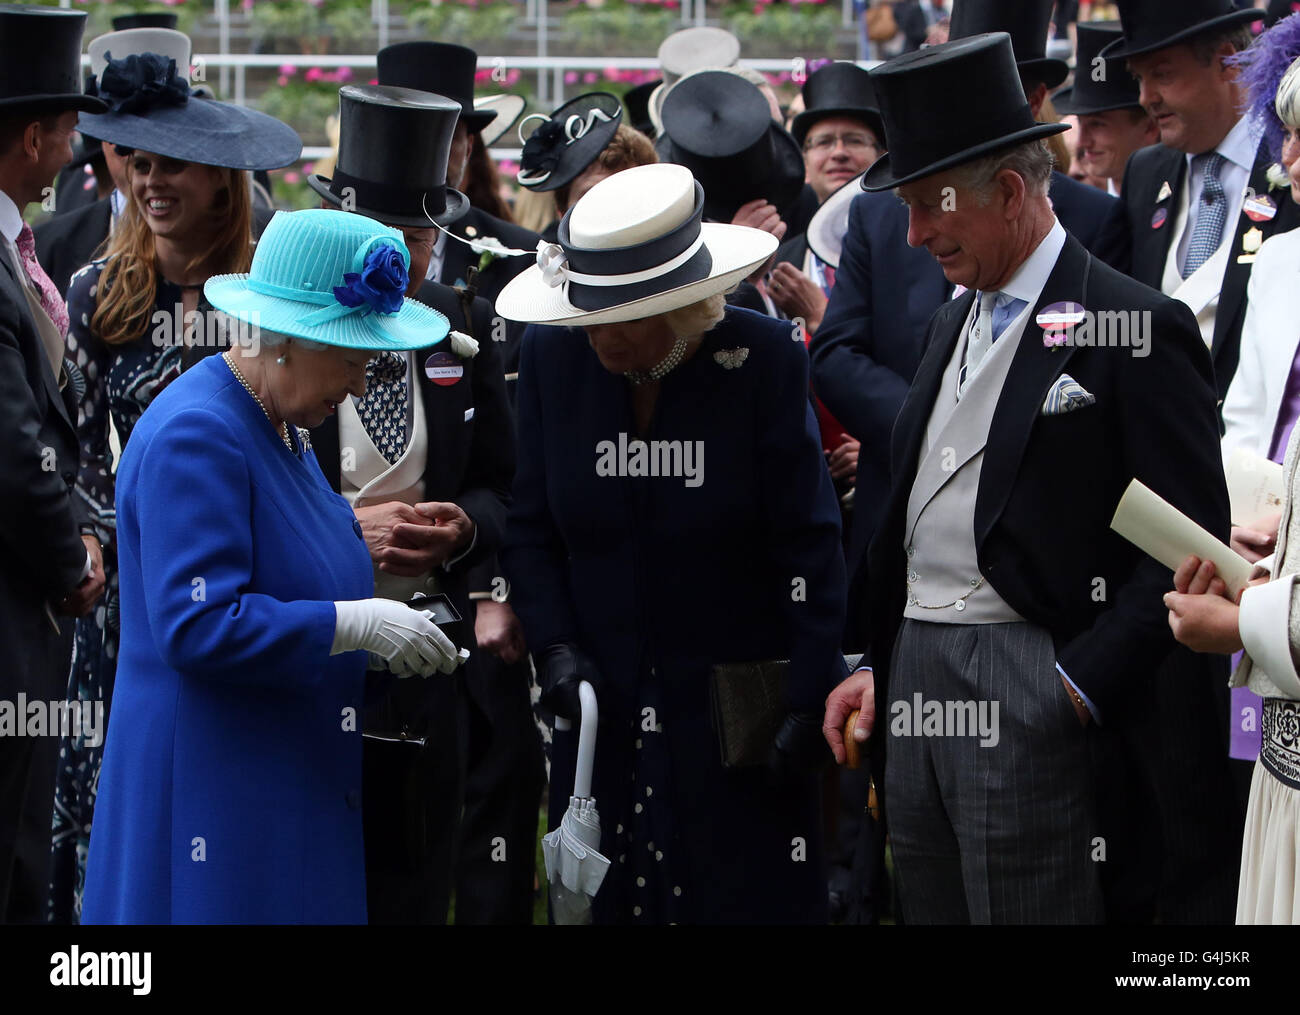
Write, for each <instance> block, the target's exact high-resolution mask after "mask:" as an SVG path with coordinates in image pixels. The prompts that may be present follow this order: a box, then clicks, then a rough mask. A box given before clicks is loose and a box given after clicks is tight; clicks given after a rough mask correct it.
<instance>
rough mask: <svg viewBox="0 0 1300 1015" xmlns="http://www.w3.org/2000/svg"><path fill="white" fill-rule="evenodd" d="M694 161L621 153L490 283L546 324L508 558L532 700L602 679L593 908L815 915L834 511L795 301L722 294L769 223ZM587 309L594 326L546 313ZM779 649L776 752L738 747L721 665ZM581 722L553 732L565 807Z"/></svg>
mask: <svg viewBox="0 0 1300 1015" xmlns="http://www.w3.org/2000/svg"><path fill="white" fill-rule="evenodd" d="M702 210H703V194H702V191H701V190H700V188H699V186H698V184H696V182H695V181H694V179H693V178H692V177H691V175H690V173H689V172H688V171H687V170H685V169H683V168H682V167H680V166H671V165H655V166H646V167H641V168H636V169H630V170H626V171H625V172H622V173H618V174H616V175H614V176H611V177H609V178H608V179H606V180H603V181H601V182H600V183H598V184H597V185H596V186H594V187H593V188H592V189H591V190H590V191H589V192H588V193H587V194H586V195H585V196H584V197H583V198H582V199H581V200H580V201H578V203H577V204H576V205H575V206H574V207H573V209H571V210H570V212H569V213H568V214H567V215H566V216H565V218H564V220H563V221H562V223H561V225H560V229H559V237H558V238H559V243H558V244H555V245H553V246H551V247H548V248H546V249H545V250H543V251H541V252H540V253H539V256H538V261H539V265H538V267H537V268H533V269H529V271H527V272H525V273H524V274H522V275H520V276H519V278H518V279H516V281H515V282H513V283H512V284H511V285H510V286H508V287H507V288H506V289H505V290H504V291H503V292H502V294H501V295H500V296H499V297H498V303H497V307H498V310H499V311H500V312H501V313H502V314H503V315H505V316H507V317H511V318H514V319H517V320H526V321H531V322H534V326H533V327H531V328H529V330H528V331H527V332H526V333H525V336H524V339H523V344H522V350H521V359H520V374H519V393H518V413H519V467H518V471H517V473H516V480H515V487H514V502H515V503H514V508H513V510H512V512H511V516H510V523H509V527H508V530H507V536H506V549H505V551H504V553H503V555H502V556H503V563H504V565H505V568H506V571H507V574H508V576H509V578H510V580H511V586H512V589H513V598H514V603H515V608H516V610H517V611H518V613H519V616H520V618H521V620H522V621H523V624H524V630H525V633H526V634H527V637H528V643H529V645H530V646H531V647H532V651H533V655H534V661H535V663H536V666H537V672H538V681H539V683H540V685H541V688H542V693H543V697H542V702H543V704H544V705H546V706H548V707H550V708H551V709H552V710H553V711H555V713H556V714H557V715H560V716H565V717H571V716H574V715H576V714H577V708H576V704H575V697H576V687H577V684H578V683H579V682H580V681H582V680H588V681H590V682H591V683H593V685H594V686H595V688H596V691H597V697H598V700H599V705H600V715H601V727H600V732H599V736H598V737H597V748H596V752H597V753H596V761H595V771H594V785H593V794H594V796H595V798H596V802H597V806H598V809H599V812H600V816H601V851H602V853H604V854H605V855H606V856H607V857H609V859H610V860H611V866H610V870H609V872H608V874H607V876H606V878H605V881H604V883H603V884H602V886H601V888H600V890H599V892H598V893H597V894H596V898H595V903H594V919H595V920H596V921H597V922H655V923H672V922H693V923H703V922H711V923H792V922H824V921H825V919H826V895H827V887H826V880H825V867H824V857H823V852H822V843H821V838H822V837H821V821H822V818H821V810H820V800H819V794H818V782H819V777H818V766H819V765H820V764H821V763H822V762H823V759H825V758H827V757H828V756H829V755H828V752H827V751H826V747H825V744H824V743H823V742H822V738H821V710H822V705H823V702H824V700H825V697H826V694H827V693H828V692H829V690H830V689H831V688H832V687H833V686H834V684H835V682H836V680H838V679H839V678H841V677H842V676H843V674H844V664H843V660H842V658H841V656H840V654H839V640H840V632H841V628H842V624H843V619H844V616H843V610H844V606H843V602H844V593H845V577H844V565H843V560H842V557H841V552H840V545H839V511H838V505H837V501H836V497H835V493H834V488H833V486H832V483H831V479H830V476H829V474H828V472H827V469H826V465H825V461H824V459H823V456H822V452H821V443H820V439H819V437H818V433H817V424H816V420H815V418H814V417H813V414H812V410H811V407H810V406H809V403H808V398H807V390H808V359H807V354H806V353H805V351H804V347H803V345H802V343H801V342H799V341H797V337H798V336H796V335H795V334H794V332H793V330H792V327H791V325H789V324H788V323H784V324H783V323H781V322H778V321H774V320H770V319H768V318H764V317H761V316H760V315H757V314H754V313H751V312H749V311H745V310H739V309H733V308H725V309H724V306H725V305H724V301H723V296H722V293H723V292H724V291H725V290H727V289H728V288H730V287H732V286H734V285H735V283H736V282H738V281H739V280H740V279H741V278H743V277H745V276H746V275H748V274H749V273H750V272H752V271H753V270H754V269H755V268H756V267H757V266H758V265H760V264H762V263H763V262H764V261H765V260H766V259H767V258H768V256H769V255H770V254H771V252H772V250H773V249H774V248H775V245H776V244H775V241H774V240H773V238H772V237H770V236H769V235H768V234H766V233H762V232H759V231H757V230H753V229H746V228H743V227H738V226H728V225H713V224H702V223H701V216H702ZM542 322H546V323H562V324H567V325H577V326H580V327H581V328H582V329H584V330H585V335H584V334H583V331H579V330H566V329H562V328H558V327H537V326H536V325H537V324H538V323H542ZM778 659H788V660H789V661H790V666H789V678H788V685H787V688H786V693H785V701H784V703H783V704H784V708H785V718H784V721H783V723H782V725H781V728H780V730H779V731H778V732H777V734H776V737H775V742H774V743H773V745H772V749H771V751H770V752H769V754H768V757H767V759H766V763H765V764H761V765H756V766H753V767H748V768H730V769H729V768H724V767H723V765H722V762H721V757H720V748H719V740H718V736H717V733H716V732H715V730H714V729H713V728H712V726H711V723H710V718H709V715H710V712H709V675H710V670H711V668H712V667H713V666H714V665H715V664H720V663H735V662H742V661H753V660H778ZM576 736H577V735H576V732H573V733H570V732H563V731H558V730H557V732H556V733H555V737H554V742H553V745H552V762H551V766H552V767H551V779H552V791H551V797H550V799H551V825H552V827H556V825H557V824H558V822H559V819H560V817H561V816H562V814H563V813H564V810H565V808H566V806H567V804H568V795H569V793H570V791H571V787H572V785H573V777H574V767H575V751H576Z"/></svg>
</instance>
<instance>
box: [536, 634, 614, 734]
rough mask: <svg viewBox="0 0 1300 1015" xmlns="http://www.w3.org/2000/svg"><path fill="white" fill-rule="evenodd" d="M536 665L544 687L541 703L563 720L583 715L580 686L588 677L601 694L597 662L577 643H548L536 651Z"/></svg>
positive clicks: (540, 684) (578, 717) (588, 681)
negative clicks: (579, 693)
mask: <svg viewBox="0 0 1300 1015" xmlns="http://www.w3.org/2000/svg"><path fill="white" fill-rule="evenodd" d="M533 665H534V666H535V667H536V668H537V683H538V686H540V687H541V689H542V696H541V699H540V702H539V703H540V704H541V706H542V707H543V708H547V709H550V710H551V711H552V712H553V713H555V714H556V715H557V716H559V717H560V718H562V719H570V720H573V721H575V722H576V721H577V720H578V719H581V718H582V706H581V704H580V703H579V701H578V685H579V684H581V683H582V682H583V681H584V680H585V681H587V683H589V684H591V686H592V688H593V689H594V690H595V691H596V692H597V698H599V696H600V695H599V692H600V676H599V675H598V674H597V673H596V664H595V663H593V662H592V661H591V659H590V658H588V656H587V654H586V653H585V652H583V651H582V649H580V648H578V646H576V645H571V644H569V643H567V642H560V643H558V644H556V645H548V646H547V647H546V648H544V649H542V650H541V651H540V652H537V653H534V655H533Z"/></svg>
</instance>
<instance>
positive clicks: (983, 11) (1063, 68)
mask: <svg viewBox="0 0 1300 1015" xmlns="http://www.w3.org/2000/svg"><path fill="white" fill-rule="evenodd" d="M1166 2H1169V0H1166ZM1176 2H1178V3H1181V2H1182V0H1176ZM1052 3H1053V0H953V5H952V25H951V28H950V29H949V31H948V38H949V39H952V40H956V39H968V38H970V37H971V36H973V35H983V34H985V33H986V32H1007V33H1009V34H1010V35H1011V49H1012V52H1014V53H1015V55H1016V66H1017V67H1019V68H1020V76H1021V77H1022V78H1024V79H1026V80H1035V81H1042V82H1043V83H1044V84H1045V85H1047V87H1048V88H1055V87H1056V86H1057V85H1059V84H1060V83H1061V82H1062V81H1064V80H1065V79H1066V78H1067V77H1068V76H1069V74H1070V65H1069V64H1068V63H1066V62H1065V61H1064V60H1055V59H1051V58H1048V57H1047V56H1045V54H1046V52H1047V29H1048V27H1049V26H1050V25H1051V23H1052Z"/></svg>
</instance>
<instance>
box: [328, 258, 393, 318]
mask: <svg viewBox="0 0 1300 1015" xmlns="http://www.w3.org/2000/svg"><path fill="white" fill-rule="evenodd" d="M343 283H344V284H343V285H341V286H335V287H334V298H335V299H337V300H338V301H339V302H340V303H342V304H343V305H344V306H345V307H359V306H361V305H363V304H364V305H366V306H368V307H369V308H370V309H371V310H374V311H377V312H378V313H381V314H395V313H397V312H398V311H399V310H401V309H402V300H403V299H404V298H405V296H406V287H407V285H408V284H409V283H410V276H409V275H408V274H407V271H406V259H405V258H403V257H402V252H401V251H400V250H398V249H397V247H396V246H394V245H393V244H392V243H388V242H384V243H377V244H376V245H375V246H374V247H373V248H371V250H370V251H369V252H368V253H367V254H366V260H365V263H364V264H363V265H362V268H361V271H360V272H354V271H350V272H348V273H347V274H345V275H344V276H343Z"/></svg>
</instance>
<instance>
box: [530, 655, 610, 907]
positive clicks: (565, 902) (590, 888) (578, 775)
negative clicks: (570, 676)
mask: <svg viewBox="0 0 1300 1015" xmlns="http://www.w3.org/2000/svg"><path fill="white" fill-rule="evenodd" d="M578 700H579V702H580V703H581V706H582V725H581V726H580V727H579V730H578V765H577V771H576V772H575V774H574V779H573V796H571V797H569V809H568V810H567V811H565V812H564V817H563V818H562V819H561V821H560V827H559V828H556V829H552V830H551V831H549V832H547V833H546V834H545V835H544V836H542V858H543V860H545V862H546V880H547V881H549V882H550V884H551V892H550V895H551V916H552V917H553V918H554V920H555V922H556V923H558V924H584V923H590V922H591V900H592V899H593V898H595V895H596V892H597V891H599V889H600V885H601V882H602V881H604V880H605V872H606V871H608V870H609V859H608V858H607V857H605V856H602V855H601V852H600V815H599V814H598V813H597V812H596V800H595V798H594V797H593V796H592V795H591V771H592V766H593V764H594V762H595V758H596V724H597V721H598V716H597V710H596V692H595V690H594V689H593V688H592V686H591V684H589V683H587V681H585V680H584V681H583V682H582V683H581V684H580V685H579V686H578ZM555 725H556V728H557V729H562V730H563V729H568V728H569V725H570V724H569V722H568V720H567V719H560V718H558V717H557V718H556V720H555Z"/></svg>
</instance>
